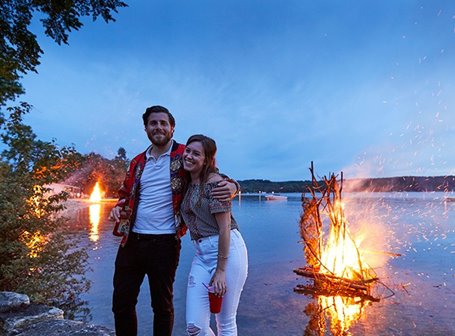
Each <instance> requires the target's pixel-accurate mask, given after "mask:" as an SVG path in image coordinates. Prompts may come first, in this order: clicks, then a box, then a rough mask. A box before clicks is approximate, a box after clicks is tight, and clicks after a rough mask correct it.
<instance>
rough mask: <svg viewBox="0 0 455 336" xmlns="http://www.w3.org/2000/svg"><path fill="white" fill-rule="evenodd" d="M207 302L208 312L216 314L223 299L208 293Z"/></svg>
mask: <svg viewBox="0 0 455 336" xmlns="http://www.w3.org/2000/svg"><path fill="white" fill-rule="evenodd" d="M209 302H210V312H211V313H212V314H218V313H219V312H220V311H221V304H222V303H223V297H222V296H218V295H216V294H215V293H213V292H211V291H209Z"/></svg>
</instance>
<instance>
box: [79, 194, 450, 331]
mask: <svg viewBox="0 0 455 336" xmlns="http://www.w3.org/2000/svg"><path fill="white" fill-rule="evenodd" d="M288 196H289V198H288V200H287V201H265V200H264V199H263V198H259V197H258V196H251V197H248V196H245V195H244V196H242V198H241V200H240V201H239V200H235V201H234V203H233V212H234V216H235V217H236V219H237V222H238V223H239V225H240V230H241V232H242V234H243V236H244V239H245V241H246V244H247V247H248V252H249V275H248V279H247V282H246V285H245V288H244V292H243V294H242V297H241V302H240V306H239V311H238V325H239V335H242V336H249V335H271V336H273V335H304V334H318V332H319V330H318V329H322V327H321V326H320V325H319V327H317V328H314V327H313V325H312V323H311V321H314V309H313V310H312V308H314V306H315V305H316V306H317V304H316V299H315V298H312V297H309V296H305V295H300V294H296V293H294V291H293V288H294V287H295V286H296V285H297V284H301V283H305V282H306V280H305V279H303V278H302V277H299V276H297V275H295V274H294V273H293V269H295V268H297V267H302V266H304V265H305V264H306V263H305V260H304V257H303V245H302V244H301V243H300V236H299V226H298V222H299V217H300V213H301V202H300V195H297V194H288ZM445 196H447V195H445V194H443V193H353V194H346V195H345V196H344V197H345V199H346V213H347V216H348V219H349V221H350V223H351V224H352V227H353V230H354V231H356V230H357V229H359V227H360V226H363V231H366V232H367V233H368V234H369V235H370V238H369V239H370V243H371V245H372V246H373V245H375V244H376V245H377V243H378V242H379V241H380V242H381V244H382V250H381V251H383V252H393V253H397V254H398V253H399V254H401V256H400V257H395V258H392V257H390V256H385V257H384V255H383V259H384V258H386V259H387V264H385V265H380V266H379V267H378V268H377V269H376V271H377V273H378V275H380V277H381V281H382V282H383V283H384V284H385V285H386V286H387V287H388V289H384V288H379V289H378V295H384V296H385V295H387V294H388V293H390V291H389V289H390V290H392V291H393V292H394V295H393V296H392V297H390V298H387V299H382V300H381V301H380V302H379V303H370V304H366V305H365V307H363V308H362V313H361V316H360V318H359V320H357V321H353V322H352V324H351V325H350V327H349V330H348V331H347V333H346V334H351V335H455V319H454V318H453V314H454V313H455V270H454V268H455V232H454V231H455V215H454V214H455V202H445V201H444V197H445ZM449 196H450V195H449ZM452 197H453V196H452ZM112 206H113V203H102V204H101V205H100V206H99V208H96V207H92V213H93V212H97V213H99V214H100V221H99V224H98V225H97V227H94V226H93V224H92V223H91V222H90V208H84V209H81V210H79V211H78V212H77V213H76V214H75V215H74V216H73V217H72V221H71V222H72V228H73V232H74V233H73V234H74V235H77V236H78V237H80V238H81V239H82V240H81V244H83V245H84V246H86V247H87V248H88V250H89V254H90V264H91V267H92V268H93V271H92V272H91V273H89V274H88V278H89V279H91V280H92V288H91V289H90V291H89V292H88V293H86V294H84V296H83V299H85V300H87V302H88V308H89V309H90V316H91V322H92V323H96V324H100V325H105V326H107V327H110V328H113V317H112V313H111V294H112V275H113V265H114V260H115V255H116V252H117V249H118V243H119V239H118V238H117V237H114V236H112V234H111V223H110V222H108V220H107V217H108V214H109V211H110V208H111V207H112ZM92 222H93V219H92ZM365 227H366V228H367V229H366V230H365ZM368 231H369V232H368ZM359 232H360V231H359ZM192 255H193V247H192V246H191V244H190V238H189V235H187V236H185V237H184V238H183V240H182V254H181V259H180V265H179V268H178V271H177V279H176V283H175V300H174V302H175V314H176V318H175V327H174V334H175V335H184V334H185V292H186V280H187V274H188V272H189V267H190V262H191V258H192ZM146 284H147V281H145V282H144V285H143V286H142V289H141V295H140V297H139V303H138V306H137V311H138V319H139V328H140V333H139V335H151V334H152V332H151V330H152V312H151V308H150V299H149V296H148V288H147V286H146ZM312 312H313V315H312ZM312 319H313V320H312ZM323 329H325V332H324V333H325V334H327V335H330V334H332V333H336V331H334V330H332V331H330V320H326V325H325V327H324V328H323Z"/></svg>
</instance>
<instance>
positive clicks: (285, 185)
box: [239, 175, 455, 193]
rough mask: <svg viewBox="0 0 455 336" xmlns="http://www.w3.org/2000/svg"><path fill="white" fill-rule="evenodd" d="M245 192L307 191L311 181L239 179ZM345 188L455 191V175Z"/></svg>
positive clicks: (370, 181) (349, 182)
mask: <svg viewBox="0 0 455 336" xmlns="http://www.w3.org/2000/svg"><path fill="white" fill-rule="evenodd" d="M239 183H240V186H241V187H242V192H244V193H257V192H259V191H262V192H268V193H270V192H272V191H273V192H283V193H284V192H305V191H307V188H308V186H309V185H310V181H285V182H272V181H270V180H257V179H254V180H243V181H239ZM343 190H344V191H347V192H360V191H369V192H390V191H407V192H411V191H445V192H447V191H455V176H452V175H451V176H400V177H384V178H363V179H346V180H344V182H343Z"/></svg>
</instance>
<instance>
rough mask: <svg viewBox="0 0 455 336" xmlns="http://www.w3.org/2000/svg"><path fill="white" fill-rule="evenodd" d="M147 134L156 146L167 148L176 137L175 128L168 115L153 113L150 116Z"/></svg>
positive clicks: (146, 128) (146, 127)
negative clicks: (174, 136)
mask: <svg viewBox="0 0 455 336" xmlns="http://www.w3.org/2000/svg"><path fill="white" fill-rule="evenodd" d="M145 132H146V133H147V136H148V138H149V139H150V141H151V142H152V144H154V145H155V146H165V145H166V144H167V143H168V142H169V141H170V140H171V139H172V136H173V135H174V127H172V126H171V124H170V123H169V117H168V115H167V114H166V113H161V112H158V113H151V114H150V115H149V118H148V121H147V125H145Z"/></svg>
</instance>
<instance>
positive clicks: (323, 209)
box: [294, 163, 379, 301]
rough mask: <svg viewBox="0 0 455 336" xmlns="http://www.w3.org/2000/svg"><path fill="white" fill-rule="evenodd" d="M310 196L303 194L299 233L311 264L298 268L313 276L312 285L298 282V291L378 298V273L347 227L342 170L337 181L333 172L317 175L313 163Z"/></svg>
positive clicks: (297, 271) (298, 270)
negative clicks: (373, 288) (375, 288)
mask: <svg viewBox="0 0 455 336" xmlns="http://www.w3.org/2000/svg"><path fill="white" fill-rule="evenodd" d="M310 172H311V180H312V184H311V186H310V187H308V192H309V193H310V196H311V197H303V198H302V207H303V213H302V215H301V218H300V235H301V237H302V240H303V242H304V254H305V258H306V261H307V263H308V266H309V267H304V268H298V269H295V270H294V272H295V273H296V274H298V275H301V276H304V277H307V278H310V279H313V285H311V286H308V285H298V286H297V287H296V288H295V289H294V290H295V291H296V292H298V293H305V294H316V295H325V296H327V295H330V296H335V295H342V296H351V297H359V298H362V299H365V300H370V301H379V299H377V298H375V297H373V296H372V295H371V286H372V284H374V283H375V282H376V281H378V280H379V279H378V277H377V276H376V274H375V272H374V270H373V269H372V268H371V267H369V266H368V265H367V263H366V262H365V261H364V260H363V258H362V254H361V253H360V251H359V249H358V247H357V243H356V241H355V239H354V237H352V235H351V233H350V232H349V229H348V221H347V219H346V217H345V215H344V210H343V203H342V199H341V191H342V189H343V173H341V178H340V180H339V181H338V180H337V177H336V176H335V175H334V174H331V175H330V177H329V178H327V177H324V178H323V179H322V182H319V181H318V180H317V179H316V176H315V174H314V168H313V163H311V167H310Z"/></svg>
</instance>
